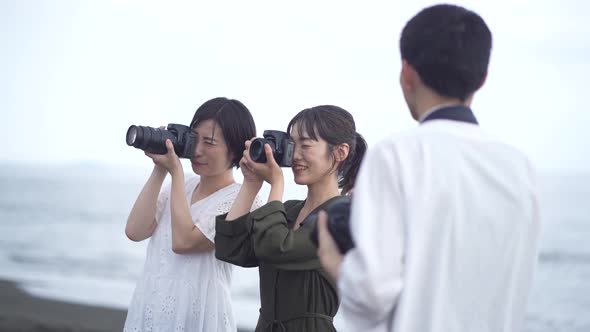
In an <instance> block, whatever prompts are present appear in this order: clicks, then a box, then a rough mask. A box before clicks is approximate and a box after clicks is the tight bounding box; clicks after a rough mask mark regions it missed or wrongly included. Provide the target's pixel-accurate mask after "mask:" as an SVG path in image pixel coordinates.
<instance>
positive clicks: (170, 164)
mask: <svg viewBox="0 0 590 332" xmlns="http://www.w3.org/2000/svg"><path fill="white" fill-rule="evenodd" d="M166 149H167V150H168V152H167V153H166V154H155V153H149V152H146V153H145V155H146V156H148V157H150V158H151V159H152V160H153V161H154V164H155V165H156V167H160V168H162V169H165V170H166V171H168V172H169V173H170V175H174V174H176V173H178V172H179V171H180V172H182V164H181V163H180V159H178V156H177V155H176V152H174V145H172V141H170V140H169V139H167V140H166Z"/></svg>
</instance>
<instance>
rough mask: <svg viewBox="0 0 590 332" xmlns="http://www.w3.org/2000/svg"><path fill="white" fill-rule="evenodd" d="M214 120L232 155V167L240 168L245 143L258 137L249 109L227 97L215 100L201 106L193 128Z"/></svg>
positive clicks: (196, 113) (194, 119)
mask: <svg viewBox="0 0 590 332" xmlns="http://www.w3.org/2000/svg"><path fill="white" fill-rule="evenodd" d="M209 119H212V120H214V121H215V122H216V123H217V125H218V126H219V128H221V132H222V133H223V139H225V143H226V144H227V149H228V152H229V153H230V155H232V156H233V157H232V164H231V166H232V167H239V163H240V159H241V158H242V155H243V152H244V148H245V147H244V142H245V141H246V140H249V139H251V138H252V137H255V136H256V125H255V124H254V119H253V118H252V114H251V113H250V111H249V110H248V108H247V107H246V106H245V105H244V104H242V103H241V102H240V101H239V100H236V99H228V98H225V97H218V98H213V99H211V100H208V101H206V102H205V103H204V104H203V105H201V106H200V107H199V108H198V109H197V111H196V112H195V115H194V117H193V120H192V121H191V125H190V127H191V128H195V127H196V126H198V125H199V123H201V122H203V121H205V120H209Z"/></svg>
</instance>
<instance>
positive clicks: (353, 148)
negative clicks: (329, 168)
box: [287, 105, 367, 194]
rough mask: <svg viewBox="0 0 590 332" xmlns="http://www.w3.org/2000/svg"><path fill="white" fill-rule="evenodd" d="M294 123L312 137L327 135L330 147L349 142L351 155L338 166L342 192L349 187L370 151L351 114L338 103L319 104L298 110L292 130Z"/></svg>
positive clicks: (291, 123) (289, 129)
mask: <svg viewBox="0 0 590 332" xmlns="http://www.w3.org/2000/svg"><path fill="white" fill-rule="evenodd" d="M295 124H299V126H298V127H297V130H299V131H301V130H305V131H306V132H307V134H308V135H309V138H311V139H314V140H318V136H319V137H321V138H322V139H324V140H325V141H326V142H328V146H329V149H333V148H334V147H335V146H337V145H339V144H342V143H346V144H348V146H349V147H350V150H349V152H348V157H347V158H346V159H345V160H344V161H343V162H342V163H341V164H340V165H339V167H338V187H339V188H342V194H346V193H347V192H348V191H350V190H351V189H352V187H353V186H354V182H355V180H356V176H357V174H358V171H359V168H360V165H361V161H362V159H363V156H364V155H365V152H366V151H367V142H366V141H365V139H364V138H363V136H361V134H359V133H357V132H356V126H355V123H354V118H353V117H352V114H350V113H349V112H348V111H346V110H345V109H343V108H340V107H338V106H334V105H320V106H315V107H311V108H307V109H304V110H303V111H301V112H299V113H297V115H295V117H294V118H293V119H291V121H290V122H289V125H288V126H287V132H288V133H289V134H291V130H293V126H294V125H295Z"/></svg>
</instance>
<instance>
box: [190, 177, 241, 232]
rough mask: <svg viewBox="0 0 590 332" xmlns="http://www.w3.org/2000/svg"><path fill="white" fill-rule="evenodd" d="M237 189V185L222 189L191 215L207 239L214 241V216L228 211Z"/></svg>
mask: <svg viewBox="0 0 590 332" xmlns="http://www.w3.org/2000/svg"><path fill="white" fill-rule="evenodd" d="M239 191H240V186H239V185H233V186H231V187H229V188H226V189H224V192H223V193H221V194H220V195H216V196H215V197H211V198H210V201H209V202H207V205H206V206H205V207H203V208H202V209H199V212H198V214H197V215H193V218H194V223H195V226H197V227H198V228H199V230H200V231H201V233H203V235H205V237H206V238H207V239H209V241H211V242H213V243H215V217H217V216H218V215H220V214H224V213H227V212H229V210H230V209H231V207H232V204H233V203H234V201H235V199H236V197H237V195H238V192H239Z"/></svg>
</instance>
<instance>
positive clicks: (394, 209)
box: [338, 144, 405, 331]
mask: <svg viewBox="0 0 590 332" xmlns="http://www.w3.org/2000/svg"><path fill="white" fill-rule="evenodd" d="M394 147H395V146H391V145H383V144H381V145H376V146H375V147H374V148H373V149H372V150H369V152H368V153H367V156H366V157H365V160H364V161H363V164H362V166H361V169H360V173H359V176H358V178H357V181H356V184H355V188H354V193H353V195H352V196H353V203H352V211H351V233H352V235H353V238H354V241H355V243H356V247H355V248H354V249H352V250H350V251H349V252H348V253H347V255H345V256H344V260H343V262H342V266H341V270H340V276H339V280H338V288H339V291H340V294H341V296H342V303H341V313H342V318H343V320H344V321H345V325H344V326H347V331H376V330H379V326H383V325H385V324H386V322H387V321H389V320H390V319H391V315H392V314H393V310H394V308H395V305H396V303H397V300H398V298H399V295H400V292H401V289H402V284H403V279H402V272H403V257H404V241H405V236H404V232H405V227H404V223H403V204H404V202H403V195H402V190H403V188H402V187H401V183H400V179H399V178H400V175H401V174H402V172H400V170H399V166H400V163H399V160H398V157H399V156H398V155H397V154H396V151H395V149H394ZM348 328H350V329H348Z"/></svg>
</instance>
